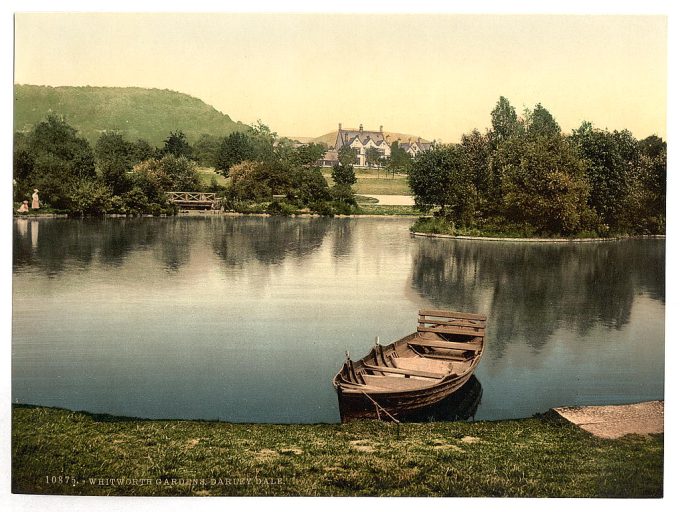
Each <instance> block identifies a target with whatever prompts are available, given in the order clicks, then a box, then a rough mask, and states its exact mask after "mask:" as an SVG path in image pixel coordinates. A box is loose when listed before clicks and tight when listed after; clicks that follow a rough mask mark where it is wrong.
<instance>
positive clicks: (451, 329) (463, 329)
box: [418, 322, 484, 336]
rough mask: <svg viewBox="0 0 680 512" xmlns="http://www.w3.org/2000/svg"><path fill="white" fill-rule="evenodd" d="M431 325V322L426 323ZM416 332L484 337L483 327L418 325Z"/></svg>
mask: <svg viewBox="0 0 680 512" xmlns="http://www.w3.org/2000/svg"><path fill="white" fill-rule="evenodd" d="M428 323H432V322H428ZM418 332H436V333H439V334H464V335H467V336H484V328H483V327H472V326H461V325H435V326H426V325H423V324H422V323H421V324H418Z"/></svg>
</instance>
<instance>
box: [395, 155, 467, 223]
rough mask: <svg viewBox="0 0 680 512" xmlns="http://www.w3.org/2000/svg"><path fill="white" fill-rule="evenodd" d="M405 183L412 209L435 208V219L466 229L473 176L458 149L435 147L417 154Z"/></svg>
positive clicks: (426, 209) (427, 209)
mask: <svg viewBox="0 0 680 512" xmlns="http://www.w3.org/2000/svg"><path fill="white" fill-rule="evenodd" d="M408 182H409V185H410V186H411V190H412V191H413V194H414V197H415V203H416V207H417V208H418V209H419V210H421V211H422V212H429V211H430V210H431V209H432V208H437V210H436V212H435V214H436V215H438V216H441V217H445V218H447V219H449V220H452V221H456V222H460V223H462V224H466V225H467V224H470V223H471V221H472V216H473V214H474V208H475V204H476V192H475V187H474V175H473V174H472V173H470V172H469V168H468V167H467V166H466V162H465V153H464V150H463V148H462V147H461V146H460V145H458V144H449V145H437V146H435V147H434V148H432V149H431V150H430V151H424V152H422V153H418V154H417V155H416V157H415V158H414V160H413V165H412V166H411V169H410V171H409V174H408Z"/></svg>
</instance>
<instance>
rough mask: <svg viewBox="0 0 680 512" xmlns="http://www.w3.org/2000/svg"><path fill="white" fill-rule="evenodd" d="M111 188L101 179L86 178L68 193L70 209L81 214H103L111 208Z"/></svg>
mask: <svg viewBox="0 0 680 512" xmlns="http://www.w3.org/2000/svg"><path fill="white" fill-rule="evenodd" d="M111 197H112V196H111V189H109V188H108V187H107V186H106V185H104V184H103V183H101V182H99V181H95V180H89V179H84V180H80V181H79V182H78V183H76V184H75V185H74V186H73V187H72V188H71V189H70V190H69V192H68V193H67V195H66V202H67V206H68V208H69V210H70V211H71V212H73V213H77V214H80V215H86V214H87V215H103V214H105V213H107V212H108V211H109V210H110V209H111Z"/></svg>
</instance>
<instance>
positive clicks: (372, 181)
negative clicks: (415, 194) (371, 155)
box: [322, 168, 411, 196]
mask: <svg viewBox="0 0 680 512" xmlns="http://www.w3.org/2000/svg"><path fill="white" fill-rule="evenodd" d="M322 172H323V175H324V177H325V178H326V181H327V182H328V185H329V186H332V185H333V179H332V178H331V170H330V169H323V170H322ZM354 173H355V175H356V177H357V182H356V183H355V184H354V185H353V186H352V190H354V193H355V194H377V195H398V196H410V195H411V189H410V187H409V186H408V181H407V178H406V176H405V175H403V174H397V175H395V176H394V177H392V175H391V174H390V175H388V176H386V175H385V171H383V170H377V169H357V168H355V169H354Z"/></svg>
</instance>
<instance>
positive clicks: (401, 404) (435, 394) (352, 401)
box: [336, 372, 472, 423]
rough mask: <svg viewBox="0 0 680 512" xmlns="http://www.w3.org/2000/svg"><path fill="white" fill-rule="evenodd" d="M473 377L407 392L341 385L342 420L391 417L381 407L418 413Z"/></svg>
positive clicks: (395, 412) (397, 413)
mask: <svg viewBox="0 0 680 512" xmlns="http://www.w3.org/2000/svg"><path fill="white" fill-rule="evenodd" d="M470 377H472V372H470V373H468V374H467V375H465V376H463V377H462V378H458V379H451V380H450V381H445V382H442V383H441V384H438V385H435V386H433V387H432V388H430V389H426V390H419V391H411V392H408V393H404V392H392V393H389V392H388V393H380V394H377V393H366V394H363V393H346V392H344V391H343V390H342V388H340V387H338V388H336V391H337V395H338V406H339V409H340V421H342V423H347V422H349V421H352V420H357V419H382V420H387V419H389V417H387V415H386V414H384V411H381V410H380V408H382V409H384V410H386V411H387V412H389V413H390V414H391V415H392V416H394V417H395V418H397V419H399V418H400V417H401V416H404V415H408V414H410V413H414V412H418V411H420V410H422V409H424V408H426V407H430V406H432V405H435V404H437V403H439V402H441V401H442V400H444V399H445V398H447V397H449V396H450V395H452V394H453V393H455V392H456V391H458V390H459V389H461V388H462V387H463V386H465V384H466V383H467V382H468V380H470ZM366 395H368V396H366ZM369 397H370V398H369ZM376 402H377V403H378V404H379V405H380V408H378V407H376V405H375V403H376Z"/></svg>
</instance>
